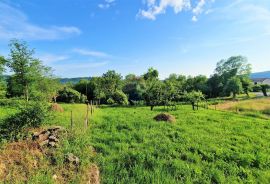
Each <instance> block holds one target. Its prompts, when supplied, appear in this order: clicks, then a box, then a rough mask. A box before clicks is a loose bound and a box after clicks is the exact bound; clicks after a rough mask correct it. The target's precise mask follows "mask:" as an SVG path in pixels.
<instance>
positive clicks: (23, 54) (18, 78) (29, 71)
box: [7, 40, 50, 101]
mask: <svg viewBox="0 0 270 184" xmlns="http://www.w3.org/2000/svg"><path fill="white" fill-rule="evenodd" d="M33 55H34V50H33V49H29V48H28V45H27V44H26V42H23V41H19V40H12V41H11V42H10V58H9V59H7V65H8V66H9V68H10V69H11V71H12V72H14V74H13V76H12V80H14V83H16V84H18V86H17V88H20V90H21V91H22V93H23V95H24V98H25V100H26V101H28V100H29V96H30V88H31V87H32V85H33V84H34V83H35V82H38V80H39V79H40V78H42V77H44V76H45V75H46V74H47V73H48V71H49V70H50V69H49V68H48V67H45V66H43V65H42V63H41V61H40V60H38V59H36V58H34V57H33Z"/></svg>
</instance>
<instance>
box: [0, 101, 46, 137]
mask: <svg viewBox="0 0 270 184" xmlns="http://www.w3.org/2000/svg"><path fill="white" fill-rule="evenodd" d="M47 116H48V105H47V104H44V103H38V102H31V103H30V102H28V103H24V104H23V105H22V106H20V107H19V112H18V113H16V114H14V115H11V116H10V117H8V118H6V119H5V120H3V123H1V129H0V136H1V139H7V140H17V139H19V138H21V136H22V135H23V134H22V130H23V129H25V128H28V127H38V126H40V125H41V124H42V123H43V121H44V120H45V119H46V117H47Z"/></svg>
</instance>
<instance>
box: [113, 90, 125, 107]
mask: <svg viewBox="0 0 270 184" xmlns="http://www.w3.org/2000/svg"><path fill="white" fill-rule="evenodd" d="M112 98H113V101H114V102H115V103H116V104H118V105H128V98H127V95H126V94H125V93H124V92H123V91H120V90H116V92H115V93H114V94H113V96H112Z"/></svg>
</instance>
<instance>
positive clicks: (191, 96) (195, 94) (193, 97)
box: [184, 91, 204, 110]
mask: <svg viewBox="0 0 270 184" xmlns="http://www.w3.org/2000/svg"><path fill="white" fill-rule="evenodd" d="M184 98H185V99H186V101H188V102H190V103H191V105H192V109H193V110H195V104H197V105H198V103H199V102H201V101H202V100H203V99H204V95H203V93H202V92H201V91H191V92H190V93H185V95H184ZM197 107H198V106H197Z"/></svg>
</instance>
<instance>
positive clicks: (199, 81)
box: [185, 75, 208, 94]
mask: <svg viewBox="0 0 270 184" xmlns="http://www.w3.org/2000/svg"><path fill="white" fill-rule="evenodd" d="M185 90H186V91H187V92H191V91H202V92H203V93H204V94H206V93H207V91H208V86H207V77H206V76H204V75H198V76H195V77H191V76H190V77H188V78H187V80H186V83H185Z"/></svg>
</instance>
